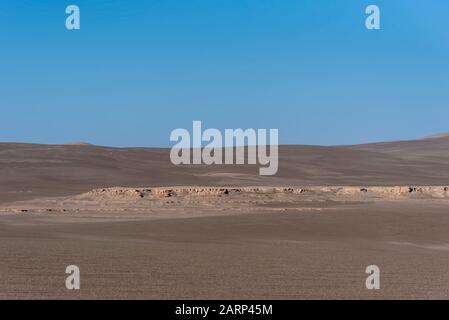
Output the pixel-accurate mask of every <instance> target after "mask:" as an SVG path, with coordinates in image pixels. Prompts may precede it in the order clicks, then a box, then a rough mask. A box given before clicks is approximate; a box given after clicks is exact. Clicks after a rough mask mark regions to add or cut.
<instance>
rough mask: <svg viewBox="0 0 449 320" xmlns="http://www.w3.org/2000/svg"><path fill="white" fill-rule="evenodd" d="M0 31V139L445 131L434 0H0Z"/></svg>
mask: <svg viewBox="0 0 449 320" xmlns="http://www.w3.org/2000/svg"><path fill="white" fill-rule="evenodd" d="M69 4H76V5H78V6H79V7H80V10H81V30H77V31H68V30H66V28H65V19H66V14H65V7H66V6H67V5H69ZM369 4H376V5H378V6H379V7H380V9H381V26H382V29H381V30H379V31H372V30H371V31H370V30H367V29H366V28H365V18H366V15H365V8H366V6H367V5H369ZM0 40H1V44H0V46H1V50H0V110H1V114H0V141H21V142H38V143H65V142H70V141H87V142H91V143H94V144H99V145H112V146H169V145H170V141H169V135H170V132H171V131H172V130H173V129H175V128H187V129H190V130H191V126H192V121H193V120H201V121H202V122H203V125H204V126H205V127H208V128H211V127H213V128H219V129H224V128H278V129H279V139H280V143H282V144H322V145H334V144H352V143H363V142H372V141H379V140H396V139H412V138H415V137H420V136H423V135H428V134H432V133H437V132H445V131H449V2H448V1H447V0H416V1H409V0H388V1H380V0H371V1H362V0H360V1H358V0H352V1H347V0H282V1H280V0H145V1H144V0H133V1H129V0H128V1H126V0H97V1H94V0H89V1H87V0H73V1H59V0H41V1H33V0H2V1H1V2H0Z"/></svg>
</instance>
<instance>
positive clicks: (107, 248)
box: [0, 138, 449, 299]
mask: <svg viewBox="0 0 449 320" xmlns="http://www.w3.org/2000/svg"><path fill="white" fill-rule="evenodd" d="M448 141H449V139H447V138H434V139H427V140H419V141H410V142H393V143H386V144H372V145H361V146H344V147H307V146H297V147H294V146H292V147H285V146H284V147H282V148H281V159H280V171H279V174H278V175H277V176H276V177H260V176H258V175H257V172H258V170H257V167H252V166H237V167H226V166H223V167H220V166H219V167H205V166H199V167H194V168H191V167H188V168H181V167H173V166H171V165H170V164H169V163H168V161H167V150H164V149H137V148H136V149H114V148H103V147H94V146H44V145H16V144H3V145H2V144H0V164H1V166H0V299H10V298H12V299H24V298H33V299H46V298H64V299H78V298H88V299H103V298H120V299H122V298H125V299H131V298H142V299H148V298H152V299H178V298H185V299H198V298H205V299H221V298H225V299H228V298H232V299H239V298H245V299H258V298H263V299H265V298H273V299H297V298H319V299H320V298H331V299H334V298H336V299H340V298H344V299H346V298H348V299H355V298H363V299H378V298H389V299H402V298H405V299H407V298H420V299H421V298H422V299H428V298H443V299H447V298H449V273H448V272H447V265H448V263H449V210H448V207H449V206H448V205H449V193H448V187H447V186H448V184H449V183H448V181H449V151H448V150H449V148H448V146H449V143H448ZM118 186H123V187H118ZM158 186H166V187H158ZM109 187H113V188H109ZM95 188H99V189H95ZM93 189H95V190H93ZM72 264H74V265H77V266H79V267H80V269H81V290H79V291H68V290H67V289H66V288H65V279H66V276H67V275H66V274H65V268H66V267H67V266H68V265H72ZM372 264H375V265H377V266H379V267H380V270H381V289H380V290H375V291H373V290H367V289H366V288H365V280H366V277H367V276H368V275H367V274H365V268H366V267H367V266H368V265H372Z"/></svg>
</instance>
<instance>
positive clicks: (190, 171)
mask: <svg viewBox="0 0 449 320" xmlns="http://www.w3.org/2000/svg"><path fill="white" fill-rule="evenodd" d="M279 154H280V160H279V171H278V174H277V175H276V176H259V175H258V167H257V166H254V165H222V166H215V165H214V166H205V165H198V166H174V165H172V164H171V162H170V161H169V150H168V149H155V148H124V149H121V148H109V147H97V146H89V145H33V144H0V165H1V166H0V203H1V202H5V201H12V200H24V199H32V198H36V197H41V196H66V195H75V194H79V193H82V192H87V191H89V190H91V189H94V188H104V187H116V186H127V187H147V186H152V187H154V186H176V185H185V186H189V185H208V186H251V185H252V186H272V185H278V186H282V185H283V186H299V187H301V186H309V185H315V186H326V185H337V186H338V185H340V186H345V185H346V186H347V185H354V186H376V185H377V186H396V185H446V184H447V183H448V181H449V138H447V137H442V138H435V139H431V140H416V141H400V142H387V143H375V144H367V145H355V146H337V147H319V146H281V147H280V150H279Z"/></svg>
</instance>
